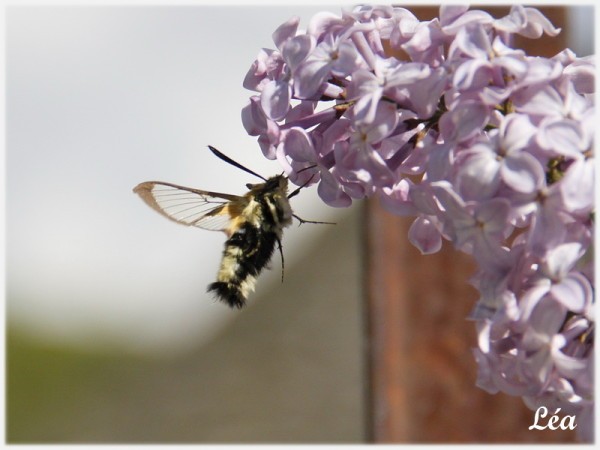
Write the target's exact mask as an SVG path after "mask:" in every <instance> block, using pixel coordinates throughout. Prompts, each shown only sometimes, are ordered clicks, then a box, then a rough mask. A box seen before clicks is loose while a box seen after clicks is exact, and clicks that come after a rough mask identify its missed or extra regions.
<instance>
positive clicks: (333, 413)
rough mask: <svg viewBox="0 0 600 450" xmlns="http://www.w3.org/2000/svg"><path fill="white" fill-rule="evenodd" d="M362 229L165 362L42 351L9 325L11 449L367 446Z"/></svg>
mask: <svg viewBox="0 0 600 450" xmlns="http://www.w3.org/2000/svg"><path fill="white" fill-rule="evenodd" d="M359 230H360V227H359V216H358V211H357V212H356V213H354V214H351V215H349V216H346V217H344V218H342V220H341V221H340V222H339V223H338V224H337V225H336V226H335V227H332V228H328V229H326V230H325V232H324V234H323V235H322V236H321V237H320V238H319V239H318V240H315V241H314V242H312V243H310V244H309V245H307V248H306V250H305V252H304V254H303V255H302V256H303V258H302V260H301V262H300V263H299V264H295V265H294V266H293V267H286V273H285V282H284V283H283V285H276V286H275V288H274V289H273V290H272V291H271V292H269V293H268V294H267V295H266V296H265V297H264V298H260V299H257V302H256V303H255V304H254V305H252V306H251V307H249V308H247V309H246V310H244V311H242V312H239V315H238V317H237V318H236V319H235V320H233V321H232V322H231V323H230V324H228V325H227V326H226V327H224V328H223V329H222V330H221V331H220V332H219V333H218V334H217V335H216V336H215V337H214V338H213V339H211V340H210V341H208V342H205V343H203V344H202V345H198V346H197V347H196V348H193V349H192V350H188V351H185V352H177V353H174V354H173V355H172V356H170V357H169V356H167V355H161V356H155V357H151V356H143V355H142V356H141V355H139V354H131V353H129V354H128V353H126V352H124V351H123V350H122V349H119V348H118V347H117V346H115V347H114V348H112V349H111V348H104V349H97V350H92V349H87V350H86V349H85V347H78V346H74V345H58V344H51V343H44V342H41V341H39V340H36V339H35V338H32V337H31V336H29V337H28V335H26V334H25V333H24V332H21V331H19V329H18V328H17V327H14V326H9V327H8V337H7V372H8V373H7V422H6V423H7V427H6V429H7V441H8V442H9V443H160V442H164V443H252V442H254V443H259V442H269V443H357V442H362V441H363V440H364V438H365V434H364V433H365V430H364V417H363V414H364V398H363V394H364V392H363V386H364V383H363V379H364V376H363V375H364V374H363V369H364V368H363V360H362V355H361V351H362V344H361V337H362V331H361V329H362V323H361V318H360V311H361V308H362V307H361V304H360V300H359V298H360V267H359V265H360V264H359V263H360V250H361V249H360V247H359V239H358V238H359ZM315 262H318V264H315ZM324 267H325V268H327V271H326V272H325V273H323V272H322V268H324ZM282 289H284V292H282Z"/></svg>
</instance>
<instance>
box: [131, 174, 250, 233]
mask: <svg viewBox="0 0 600 450" xmlns="http://www.w3.org/2000/svg"><path fill="white" fill-rule="evenodd" d="M133 191H134V192H135V193H136V194H138V195H139V196H140V198H141V199H142V200H144V202H145V203H146V204H147V205H148V206H150V207H151V208H152V209H154V210H155V211H157V212H158V213H160V214H162V215H163V216H165V217H167V218H168V219H170V220H173V221H175V222H177V223H180V224H182V225H187V226H194V227H198V228H203V229H206V230H214V231H225V232H226V233H227V234H228V235H229V234H231V227H232V225H233V223H232V221H235V219H236V217H237V216H238V215H239V214H240V213H241V211H242V210H243V208H244V205H245V204H246V203H247V199H246V198H245V197H240V196H237V195H231V194H222V193H219V192H210V191H202V190H200V189H194V188H189V187H185V186H179V185H177V184H173V183H165V182H161V181H146V182H144V183H140V184H139V185H137V186H136V187H135V188H134V189H133Z"/></svg>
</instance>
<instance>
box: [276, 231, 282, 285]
mask: <svg viewBox="0 0 600 450" xmlns="http://www.w3.org/2000/svg"><path fill="white" fill-rule="evenodd" d="M277 247H278V248H279V254H280V255H281V282H282V283H283V269H284V263H283V248H282V247H281V240H280V239H279V238H277Z"/></svg>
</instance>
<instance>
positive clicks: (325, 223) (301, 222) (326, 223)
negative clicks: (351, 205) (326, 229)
mask: <svg viewBox="0 0 600 450" xmlns="http://www.w3.org/2000/svg"><path fill="white" fill-rule="evenodd" d="M292 216H294V218H295V219H296V220H297V221H298V222H300V223H299V224H298V226H300V225H302V224H303V223H315V224H321V225H336V223H335V222H319V221H317V220H305V219H303V218H302V217H298V216H297V215H296V214H292Z"/></svg>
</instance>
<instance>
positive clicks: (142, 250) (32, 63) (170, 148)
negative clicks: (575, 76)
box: [5, 4, 593, 350]
mask: <svg viewBox="0 0 600 450" xmlns="http://www.w3.org/2000/svg"><path fill="white" fill-rule="evenodd" d="M322 10H330V11H333V12H336V13H339V12H340V7H339V6H334V7H326V6H321V5H319V6H308V7H300V6H293V7H292V6H290V5H289V4H286V5H283V6H268V7H267V6H224V7H221V6H182V7H171V6H129V7H125V6H108V7H103V6H83V7H70V6H59V7H57V6H48V7H46V6H43V7H38V6H25V7H19V6H17V7H9V8H8V9H7V10H6V19H5V20H6V38H5V39H6V50H5V63H6V71H5V77H6V78H5V79H6V92H5V99H6V122H5V127H6V128H5V129H6V149H7V151H6V193H7V195H6V197H7V198H6V293H7V300H8V310H7V317H8V318H9V319H10V320H11V321H13V322H14V323H18V324H21V325H24V326H27V327H29V329H30V330H31V331H32V332H35V333H37V334H38V335H40V336H41V337H44V338H51V339H59V340H60V339H66V340H73V342H87V341H94V340H98V339H100V338H99V336H100V337H102V339H101V340H103V341H108V342H113V343H116V342H118V343H120V344H122V345H125V346H126V347H130V348H131V349H134V350H144V349H152V348H163V349H164V348H178V347H179V346H180V345H183V346H184V345H186V343H189V342H190V341H194V342H196V343H197V342H198V340H199V339H202V338H204V337H208V336H210V335H211V333H213V332H214V331H215V330H216V329H218V327H219V326H221V325H222V324H224V323H226V322H227V320H229V319H231V318H233V317H234V315H235V314H238V312H237V311H230V310H229V309H228V308H226V307H224V305H222V304H219V303H215V302H214V301H213V300H212V298H211V297H210V296H209V295H207V294H206V293H205V290H206V286H207V284H209V283H210V282H211V281H213V280H214V277H215V274H216V271H217V268H218V264H219V261H220V257H221V250H222V245H223V242H224V240H225V236H224V235H223V234H221V233H215V232H210V231H204V230H198V229H194V228H186V227H183V226H178V225H176V224H174V223H172V222H170V221H168V220H166V219H164V218H162V217H160V216H159V215H158V214H157V213H156V212H154V211H152V210H151V209H150V208H148V207H147V206H146V205H144V204H143V203H142V201H141V200H140V199H139V198H138V197H137V196H136V195H134V194H133V193H132V191H131V190H132V188H133V187H134V186H135V185H136V184H137V183H139V182H141V181H146V180H162V181H170V182H173V183H178V184H182V185H186V186H191V187H197V188H201V189H207V190H214V191H221V192H229V193H240V194H241V193H243V192H244V191H245V187H244V185H245V183H248V182H252V183H254V182H257V180H256V179H254V178H253V177H251V176H250V175H248V174H246V173H244V172H242V171H240V170H238V169H236V168H234V167H232V166H229V165H227V164H226V163H224V162H223V161H221V160H219V159H217V158H216V157H214V156H213V155H212V154H211V153H210V152H209V151H208V150H207V149H206V145H207V144H211V145H213V146H215V147H217V148H219V149H220V150H221V151H223V152H224V153H226V154H227V155H229V156H230V157H232V158H233V159H235V160H237V161H239V162H240V163H242V164H244V165H246V166H247V167H249V168H251V169H252V170H254V171H256V172H258V173H261V174H263V175H264V176H270V175H273V174H275V173H278V172H280V171H281V169H280V167H279V166H278V164H277V163H276V162H272V161H268V160H266V159H265V158H264V157H262V154H261V153H260V150H259V148H258V145H257V144H256V143H255V140H254V138H252V137H249V136H248V135H247V134H246V132H245V130H244V129H243V127H242V124H241V120H240V110H241V108H242V107H243V106H244V105H245V104H246V103H247V100H248V97H249V96H250V95H251V92H249V91H246V90H245V89H243V87H242V85H241V84H242V80H243V78H244V75H245V74H246V72H247V70H248V68H249V67H250V65H251V63H252V62H253V60H254V58H255V56H256V55H257V53H258V51H259V50H260V48H261V47H267V48H274V44H273V42H272V39H271V33H272V32H273V31H274V30H275V28H276V27H277V26H279V25H280V24H281V23H282V22H284V21H285V20H287V19H288V18H290V17H291V16H292V15H298V16H300V17H301V27H305V26H306V25H307V23H308V19H309V18H310V17H311V16H312V15H313V14H314V13H316V12H317V11H322ZM588 11H589V10H588ZM578 17H580V19H581V20H584V21H587V22H584V24H583V25H580V26H578V27H576V28H574V29H575V30H586V32H587V34H582V36H581V39H582V40H581V44H574V45H573V46H572V48H577V49H578V50H577V51H578V53H579V54H582V55H584V54H589V53H591V52H592V50H591V46H592V44H593V38H591V37H590V36H589V30H591V29H593V22H592V20H593V16H592V15H591V14H585V13H584V14H580V15H578ZM586 23H587V24H586ZM574 37H576V36H574ZM586 45H587V47H586ZM292 205H293V207H294V209H295V211H296V213H297V214H299V215H300V216H302V217H304V218H307V219H316V220H333V221H336V220H343V216H340V215H339V214H340V213H344V211H340V210H334V209H332V208H329V207H327V206H325V205H324V204H323V203H322V202H321V201H320V200H319V199H318V197H317V194H316V189H315V188H312V189H306V190H305V191H303V192H302V193H301V195H299V196H298V197H296V198H294V199H293V201H292ZM315 233H319V226H310V225H305V226H303V227H301V228H297V227H296V226H293V227H291V228H289V229H288V230H286V233H285V236H284V241H283V242H284V253H285V258H286V259H285V261H286V270H293V265H294V264H295V263H297V262H298V261H299V258H300V256H302V253H301V248H302V246H303V243H304V242H307V240H310V239H313V238H314V236H315ZM280 264H281V263H280V259H279V257H278V256H277V255H275V256H274V258H273V262H272V267H273V269H272V270H270V271H266V272H265V273H264V274H263V275H262V276H261V278H260V280H259V283H258V292H257V293H256V294H255V295H254V296H253V299H257V298H259V297H260V292H261V290H263V289H269V287H270V286H273V285H274V284H275V283H279V281H280V276H281V272H280Z"/></svg>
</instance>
